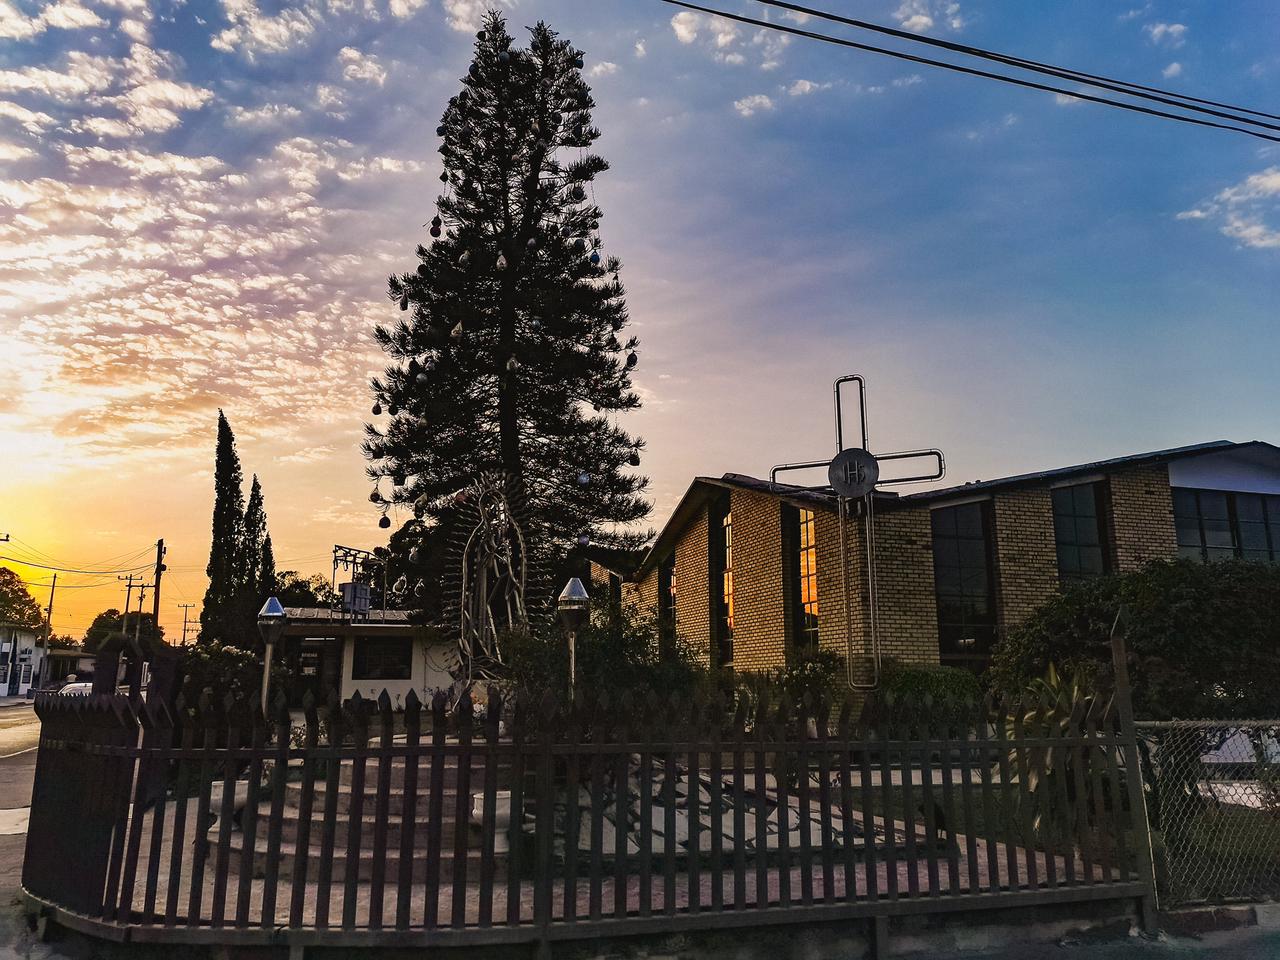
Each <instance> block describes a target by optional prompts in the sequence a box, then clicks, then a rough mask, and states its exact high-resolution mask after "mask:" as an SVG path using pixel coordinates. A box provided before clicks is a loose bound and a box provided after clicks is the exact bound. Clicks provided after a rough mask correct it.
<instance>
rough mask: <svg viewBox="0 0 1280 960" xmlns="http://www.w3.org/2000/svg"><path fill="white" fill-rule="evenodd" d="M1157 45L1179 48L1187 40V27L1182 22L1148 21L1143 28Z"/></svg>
mask: <svg viewBox="0 0 1280 960" xmlns="http://www.w3.org/2000/svg"><path fill="white" fill-rule="evenodd" d="M1142 29H1143V30H1145V31H1146V34H1147V38H1148V39H1149V40H1150V41H1151V42H1152V43H1154V44H1155V45H1156V46H1164V47H1172V48H1174V49H1177V48H1178V47H1180V46H1182V45H1183V44H1184V43H1186V42H1187V27H1186V24H1182V23H1148V24H1147V25H1146V26H1145V27H1143V28H1142Z"/></svg>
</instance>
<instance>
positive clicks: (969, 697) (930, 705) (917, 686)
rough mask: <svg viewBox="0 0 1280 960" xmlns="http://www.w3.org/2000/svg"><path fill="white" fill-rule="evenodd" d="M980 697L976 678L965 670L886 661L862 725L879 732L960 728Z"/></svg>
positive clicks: (973, 712) (968, 720)
mask: <svg viewBox="0 0 1280 960" xmlns="http://www.w3.org/2000/svg"><path fill="white" fill-rule="evenodd" d="M981 698H982V689H981V687H980V686H979V684H978V678H977V677H975V676H974V675H973V674H972V673H970V672H969V671H968V670H961V669H960V668H958V667H944V666H941V665H939V664H924V663H901V662H897V661H893V660H890V661H887V662H886V663H885V665H884V672H883V677H882V681H881V684H880V689H879V690H876V691H874V692H872V693H871V694H869V695H868V696H867V699H866V702H865V704H864V706H863V711H862V722H863V724H864V725H866V726H867V727H868V728H871V729H874V730H877V731H880V732H885V731H890V732H893V731H898V730H946V729H948V728H951V729H963V728H965V727H967V726H968V725H969V724H970V723H972V722H973V720H974V718H975V717H976V716H977V713H978V710H979V701H980V700H981Z"/></svg>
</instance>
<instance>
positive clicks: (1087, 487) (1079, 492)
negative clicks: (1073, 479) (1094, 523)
mask: <svg viewBox="0 0 1280 960" xmlns="http://www.w3.org/2000/svg"><path fill="white" fill-rule="evenodd" d="M1071 489H1072V491H1073V492H1074V493H1075V498H1074V499H1075V508H1076V516H1078V517H1096V516H1097V515H1098V508H1097V504H1096V500H1095V497H1094V489H1093V484H1092V483H1082V484H1080V485H1079V486H1077V487H1072V488H1071Z"/></svg>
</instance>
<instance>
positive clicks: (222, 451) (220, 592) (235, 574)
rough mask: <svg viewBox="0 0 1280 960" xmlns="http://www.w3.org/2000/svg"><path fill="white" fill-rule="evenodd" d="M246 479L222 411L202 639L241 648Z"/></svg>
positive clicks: (229, 427) (242, 638) (233, 436)
mask: <svg viewBox="0 0 1280 960" xmlns="http://www.w3.org/2000/svg"><path fill="white" fill-rule="evenodd" d="M243 480H244V476H243V474H242V473H241V472H240V457H239V455H238V454H237V453H236V438H235V435H234V434H233V433H232V432H231V424H229V423H228V422H227V418H226V416H225V415H224V414H223V412H222V411H221V410H219V411H218V446H217V452H216V454H215V456H214V466H213V539H212V540H211V541H210V543H209V565H208V567H207V568H206V570H205V573H206V574H208V577H209V587H208V589H207V590H205V594H204V604H203V606H202V607H201V609H200V636H201V638H202V639H207V638H219V639H221V640H223V641H224V642H227V643H234V644H237V645H240V644H243V643H244V642H245V641H246V639H248V638H246V637H245V636H244V629H243V625H242V624H241V622H240V617H239V616H238V610H237V607H238V599H239V591H240V571H239V561H240V554H241V546H240V544H241V539H242V537H243V535H244V493H243V492H242V491H241V489H240V485H241V483H242V482H243Z"/></svg>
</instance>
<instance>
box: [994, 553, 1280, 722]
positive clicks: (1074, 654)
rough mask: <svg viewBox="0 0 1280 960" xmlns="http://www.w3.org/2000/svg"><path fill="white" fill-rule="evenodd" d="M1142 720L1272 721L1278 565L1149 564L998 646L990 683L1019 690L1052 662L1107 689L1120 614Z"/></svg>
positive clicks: (1051, 608) (1081, 594) (1060, 603)
mask: <svg viewBox="0 0 1280 960" xmlns="http://www.w3.org/2000/svg"><path fill="white" fill-rule="evenodd" d="M1121 605H1125V606H1127V607H1128V610H1129V614H1130V616H1129V621H1128V625H1127V628H1126V638H1127V641H1128V647H1129V653H1130V657H1131V660H1130V665H1129V674H1130V681H1131V684H1132V687H1133V704H1134V712H1135V714H1136V715H1137V717H1138V718H1139V719H1153V720H1165V719H1171V718H1190V717H1195V718H1222V719H1231V718H1239V717H1251V716H1271V715H1273V714H1274V712H1275V709H1276V703H1277V690H1280V657H1277V655H1276V651H1277V650H1280V566H1276V565H1269V564H1262V563H1254V562H1250V561H1243V560H1228V561H1220V562H1215V563H1210V564H1202V563H1196V562H1193V561H1190V560H1174V561H1167V562H1158V563H1151V564H1148V565H1147V566H1146V567H1144V568H1143V569H1142V570H1139V571H1137V572H1136V573H1130V574H1125V575H1121V576H1112V577H1104V578H1098V579H1095V580H1089V581H1085V582H1082V583H1080V584H1078V585H1076V586H1074V587H1072V588H1071V589H1070V590H1068V591H1066V592H1065V593H1063V594H1062V595H1060V596H1057V597H1054V598H1053V599H1051V600H1050V601H1048V602H1047V603H1045V604H1044V605H1043V606H1042V607H1041V608H1040V609H1039V610H1038V611H1036V613H1034V614H1033V615H1032V616H1031V617H1030V618H1029V619H1028V620H1027V621H1026V622H1025V623H1023V624H1022V625H1021V626H1019V627H1017V628H1015V629H1014V630H1012V631H1010V632H1009V634H1008V635H1007V636H1006V637H1005V638H1004V639H1003V640H1002V641H1001V642H1000V643H999V644H998V645H997V647H996V650H995V654H994V659H993V662H992V665H991V669H990V671H989V674H988V679H989V682H990V684H991V686H992V687H993V689H995V690H999V691H1017V690H1021V689H1022V688H1023V687H1025V686H1026V685H1027V683H1028V682H1029V681H1030V680H1031V679H1032V678H1034V677H1036V676H1039V675H1041V674H1043V673H1044V671H1045V669H1046V668H1047V666H1048V664H1049V663H1054V664H1056V665H1057V666H1058V667H1059V668H1060V669H1063V668H1065V669H1067V670H1068V671H1071V670H1075V669H1077V668H1079V669H1082V670H1084V671H1086V673H1087V675H1088V676H1090V677H1093V678H1096V679H1097V680H1098V681H1099V682H1103V683H1106V682H1107V681H1108V680H1109V678H1110V676H1111V646H1110V631H1111V626H1112V623H1113V622H1114V620H1115V617H1116V611H1117V610H1118V609H1119V608H1120V607H1121Z"/></svg>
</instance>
